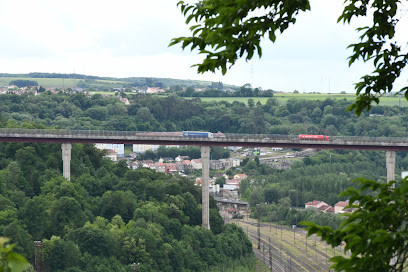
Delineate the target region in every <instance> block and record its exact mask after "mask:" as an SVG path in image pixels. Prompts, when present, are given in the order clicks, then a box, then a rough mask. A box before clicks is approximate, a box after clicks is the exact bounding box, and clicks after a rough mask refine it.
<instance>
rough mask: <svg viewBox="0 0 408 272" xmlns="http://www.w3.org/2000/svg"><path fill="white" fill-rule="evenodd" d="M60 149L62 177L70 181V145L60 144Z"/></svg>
mask: <svg viewBox="0 0 408 272" xmlns="http://www.w3.org/2000/svg"><path fill="white" fill-rule="evenodd" d="M61 149H62V175H63V176H64V178H66V179H67V180H71V149H72V144H61Z"/></svg>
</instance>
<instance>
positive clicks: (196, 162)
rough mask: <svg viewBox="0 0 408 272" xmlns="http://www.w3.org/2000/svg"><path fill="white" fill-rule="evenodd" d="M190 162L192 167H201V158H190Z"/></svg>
mask: <svg viewBox="0 0 408 272" xmlns="http://www.w3.org/2000/svg"><path fill="white" fill-rule="evenodd" d="M191 164H192V166H193V168H194V169H202V168H203V164H202V162H201V159H194V160H191Z"/></svg>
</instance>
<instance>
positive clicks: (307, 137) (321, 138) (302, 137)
mask: <svg viewBox="0 0 408 272" xmlns="http://www.w3.org/2000/svg"><path fill="white" fill-rule="evenodd" d="M299 140H315V141H330V136H324V135H307V134H301V135H299Z"/></svg>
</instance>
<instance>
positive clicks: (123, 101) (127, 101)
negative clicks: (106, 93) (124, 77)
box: [119, 97, 130, 106]
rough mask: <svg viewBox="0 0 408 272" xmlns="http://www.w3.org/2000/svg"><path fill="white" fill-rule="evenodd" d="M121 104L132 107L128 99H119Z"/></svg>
mask: <svg viewBox="0 0 408 272" xmlns="http://www.w3.org/2000/svg"><path fill="white" fill-rule="evenodd" d="M119 100H120V102H122V103H124V104H125V105H126V106H128V105H130V103H129V100H128V99H127V98H126V97H123V98H122V97H121V98H119Z"/></svg>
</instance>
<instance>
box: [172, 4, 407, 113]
mask: <svg viewBox="0 0 408 272" xmlns="http://www.w3.org/2000/svg"><path fill="white" fill-rule="evenodd" d="M344 2H345V5H344V10H343V12H342V14H341V15H340V17H339V18H338V22H340V21H342V22H344V23H350V22H351V20H352V19H353V18H359V17H363V18H364V17H367V18H369V20H370V21H371V23H372V24H371V25H368V26H367V25H366V26H363V27H358V28H357V31H359V32H360V33H361V35H360V40H359V42H357V43H355V44H351V45H349V47H350V48H352V50H353V53H352V55H351V56H350V57H349V64H350V65H351V64H352V63H354V62H355V61H356V60H358V59H362V60H363V61H364V62H367V61H373V64H374V71H373V72H372V73H371V74H369V75H365V76H363V77H361V81H360V82H358V83H357V84H356V93H357V98H356V101H355V103H354V104H353V105H352V106H350V107H349V109H350V110H355V113H356V114H357V115H360V114H361V113H362V111H363V110H367V111H369V110H370V109H371V104H372V103H373V102H375V103H377V104H378V102H379V97H380V96H382V95H384V94H387V93H390V92H391V91H392V90H393V84H394V82H395V81H396V79H397V78H398V77H399V76H400V75H401V72H402V71H403V70H404V68H405V66H406V65H407V63H408V50H407V48H406V47H402V46H401V45H399V44H400V43H398V40H397V39H396V34H397V30H398V28H397V25H398V23H399V21H400V19H399V18H398V17H399V12H401V11H402V12H403V10H404V9H405V8H406V6H404V5H405V4H406V1H404V0H402V1H401V0H398V1H395V0H385V1H384V0H374V1H358V0H346V1H344ZM178 6H180V8H181V11H182V13H183V15H184V16H185V17H186V24H189V23H190V22H193V23H194V25H192V26H191V27H190V31H191V36H189V37H179V38H174V39H173V40H172V41H171V43H170V45H175V44H180V45H181V47H182V48H183V49H184V48H186V47H188V46H191V49H192V50H193V49H198V51H199V53H200V54H204V55H205V56H206V58H204V60H203V61H202V63H199V64H197V65H196V66H197V67H198V69H197V70H198V72H199V73H204V72H207V71H212V72H215V70H217V69H221V71H222V73H223V74H225V73H226V72H227V70H228V69H229V68H230V67H227V65H231V66H232V65H234V64H235V62H236V61H237V60H238V59H239V58H243V57H245V58H246V60H250V59H252V57H253V55H254V54H255V53H258V55H259V57H261V56H262V47H261V45H260V43H261V40H262V39H263V38H265V37H268V38H269V40H270V41H272V42H275V40H276V36H277V32H278V31H279V32H280V33H282V32H284V31H285V30H286V29H287V28H288V27H289V26H290V24H294V23H295V22H296V17H297V16H298V14H299V13H300V12H301V11H307V10H310V3H309V1H308V0H299V1H284V0H278V1H254V0H242V1H220V0H198V1H196V2H195V3H192V4H190V3H185V2H184V1H180V2H179V3H178ZM368 11H369V13H367V12H368ZM368 14H370V16H368ZM402 43H403V42H402ZM399 92H401V93H403V94H405V97H406V98H407V99H408V86H406V87H403V88H402V89H401V90H399Z"/></svg>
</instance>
